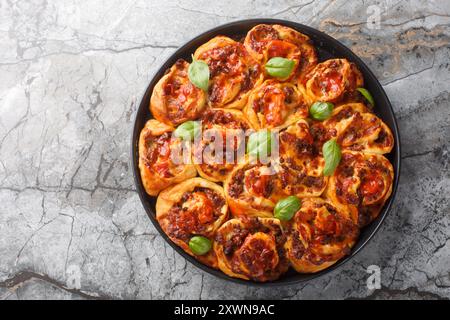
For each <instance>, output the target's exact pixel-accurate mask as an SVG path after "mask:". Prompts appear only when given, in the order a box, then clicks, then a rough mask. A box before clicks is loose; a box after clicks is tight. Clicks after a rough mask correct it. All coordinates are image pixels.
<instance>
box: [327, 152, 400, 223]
mask: <svg viewBox="0 0 450 320" xmlns="http://www.w3.org/2000/svg"><path fill="white" fill-rule="evenodd" d="M393 180H394V169H393V167H392V164H391V163H390V162H389V160H388V159H386V158H385V157H384V156H383V155H379V154H370V153H361V152H354V151H343V152H342V159H341V162H340V163H339V165H338V167H337V168H336V170H335V172H334V174H333V175H332V176H331V177H330V179H329V181H328V186H327V190H326V192H325V194H326V197H327V198H328V199H330V200H331V202H332V203H333V204H334V205H335V206H336V207H338V208H340V209H341V210H342V211H343V212H348V213H349V217H350V218H351V219H352V220H353V222H355V223H356V224H357V225H358V226H360V227H363V226H365V225H367V224H369V223H370V222H372V221H373V220H374V219H375V218H376V217H377V216H378V214H379V213H380V211H381V209H382V208H383V206H384V203H385V202H386V200H387V199H388V198H389V196H390V195H391V193H392V183H393Z"/></svg>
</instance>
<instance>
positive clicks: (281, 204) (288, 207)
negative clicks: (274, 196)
mask: <svg viewBox="0 0 450 320" xmlns="http://www.w3.org/2000/svg"><path fill="white" fill-rule="evenodd" d="M301 205H302V204H301V202H300V199H299V198H297V197H296V196H289V197H287V198H284V199H281V200H280V201H278V202H277V204H276V205H275V208H274V210H273V212H274V217H275V218H277V219H279V220H283V221H288V220H291V219H292V217H293V216H294V214H295V213H296V212H297V211H298V210H299V209H300V207H301Z"/></svg>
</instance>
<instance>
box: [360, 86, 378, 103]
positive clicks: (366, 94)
mask: <svg viewBox="0 0 450 320" xmlns="http://www.w3.org/2000/svg"><path fill="white" fill-rule="evenodd" d="M356 90H358V91H359V92H360V93H361V94H362V95H363V96H364V98H366V100H367V101H369V103H370V104H371V105H372V106H375V100H373V97H372V95H371V94H370V92H369V90H367V89H366V88H356Z"/></svg>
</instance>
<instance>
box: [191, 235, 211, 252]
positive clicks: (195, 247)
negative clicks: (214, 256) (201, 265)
mask: <svg viewBox="0 0 450 320" xmlns="http://www.w3.org/2000/svg"><path fill="white" fill-rule="evenodd" d="M211 247H212V243H211V240H209V239H208V238H205V237H202V236H194V237H192V238H191V240H189V248H190V249H191V250H192V252H193V253H195V254H196V255H199V256H201V255H204V254H207V253H208V252H209V250H211Z"/></svg>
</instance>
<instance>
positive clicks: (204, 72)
mask: <svg viewBox="0 0 450 320" xmlns="http://www.w3.org/2000/svg"><path fill="white" fill-rule="evenodd" d="M188 76H189V81H191V82H192V83H193V84H194V85H195V86H196V87H197V88H200V89H202V90H203V91H208V84H209V67H208V64H207V63H206V62H205V61H201V60H195V59H194V56H192V63H191V64H190V65H189V68H188Z"/></svg>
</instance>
